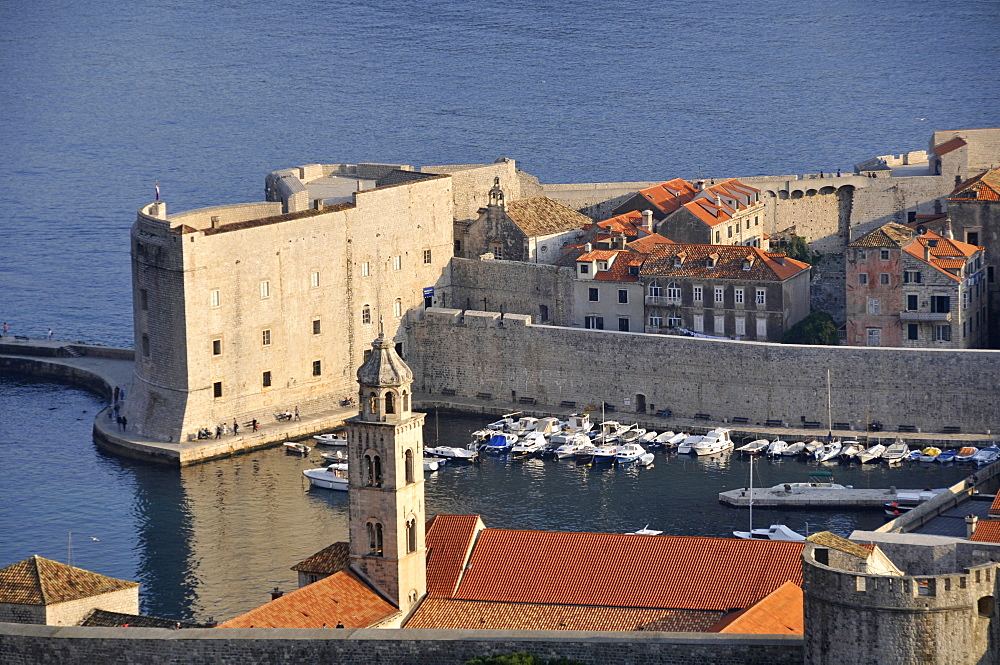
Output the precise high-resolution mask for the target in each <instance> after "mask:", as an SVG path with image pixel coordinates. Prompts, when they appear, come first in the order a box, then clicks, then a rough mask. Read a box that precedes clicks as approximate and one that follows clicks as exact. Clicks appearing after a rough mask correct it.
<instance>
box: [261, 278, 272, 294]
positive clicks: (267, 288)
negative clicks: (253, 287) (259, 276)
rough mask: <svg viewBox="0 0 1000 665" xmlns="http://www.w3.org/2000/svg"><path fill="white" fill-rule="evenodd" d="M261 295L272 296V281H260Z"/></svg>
mask: <svg viewBox="0 0 1000 665" xmlns="http://www.w3.org/2000/svg"><path fill="white" fill-rule="evenodd" d="M260 297H261V298H270V297H271V282H268V281H266V280H265V281H263V282H261V283H260Z"/></svg>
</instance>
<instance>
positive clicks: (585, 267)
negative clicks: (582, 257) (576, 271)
mask: <svg viewBox="0 0 1000 665" xmlns="http://www.w3.org/2000/svg"><path fill="white" fill-rule="evenodd" d="M580 274H581V275H589V274H590V264H589V263H581V264H580Z"/></svg>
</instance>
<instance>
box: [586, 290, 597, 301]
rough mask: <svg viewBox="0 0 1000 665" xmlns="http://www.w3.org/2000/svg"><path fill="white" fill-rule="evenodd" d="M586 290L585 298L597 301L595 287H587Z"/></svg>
mask: <svg viewBox="0 0 1000 665" xmlns="http://www.w3.org/2000/svg"><path fill="white" fill-rule="evenodd" d="M587 292H588V295H587V300H589V301H590V302H597V296H598V293H597V289H587Z"/></svg>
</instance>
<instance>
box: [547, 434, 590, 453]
mask: <svg viewBox="0 0 1000 665" xmlns="http://www.w3.org/2000/svg"><path fill="white" fill-rule="evenodd" d="M585 446H586V447H588V448H589V449H590V450H591V451H593V449H594V444H593V443H591V442H590V438H589V437H588V436H587V435H586V434H584V433H583V432H573V433H571V434H567V435H566V437H565V438H564V440H563V443H562V445H560V446H559V447H558V448H556V449H555V450H554V451H553V454H554V455H555V458H556V459H566V458H567V457H573V456H574V455H576V454H577V452H579V451H580V450H582V449H583V448H584V447H585Z"/></svg>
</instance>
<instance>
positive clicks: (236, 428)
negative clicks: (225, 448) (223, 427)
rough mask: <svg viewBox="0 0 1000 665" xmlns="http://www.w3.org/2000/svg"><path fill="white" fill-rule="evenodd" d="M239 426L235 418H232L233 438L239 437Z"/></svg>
mask: <svg viewBox="0 0 1000 665" xmlns="http://www.w3.org/2000/svg"><path fill="white" fill-rule="evenodd" d="M239 433H240V424H239V423H238V422H236V418H233V436H239Z"/></svg>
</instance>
